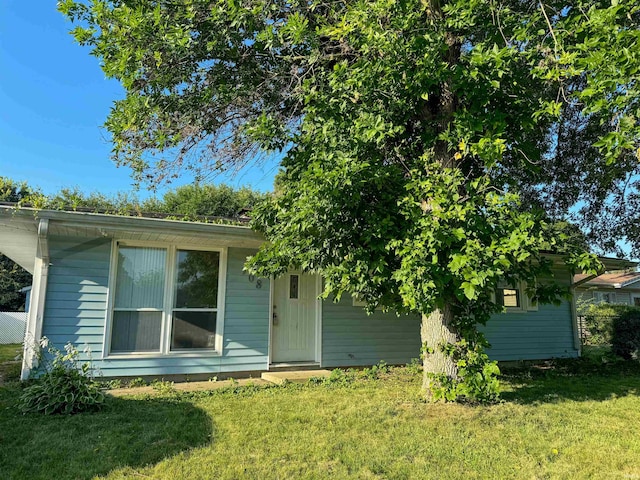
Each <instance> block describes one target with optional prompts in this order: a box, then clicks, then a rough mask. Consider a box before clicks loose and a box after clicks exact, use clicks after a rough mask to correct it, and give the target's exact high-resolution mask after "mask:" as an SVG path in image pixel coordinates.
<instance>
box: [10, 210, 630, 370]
mask: <svg viewBox="0 0 640 480" xmlns="http://www.w3.org/2000/svg"><path fill="white" fill-rule="evenodd" d="M263 242H264V238H262V237H261V236H260V235H259V234H257V233H255V232H253V231H252V230H251V229H249V228H248V227H247V226H242V225H227V224H213V223H197V222H186V221H175V220H168V219H160V218H144V217H127V216H115V215H105V214H94V213H81V212H70V211H47V210H41V211H36V210H32V209H27V208H20V209H16V208H15V207H14V206H11V205H4V206H2V205H0V252H2V253H3V254H5V255H7V256H8V257H9V258H11V259H13V260H14V261H15V262H17V263H18V264H19V265H21V266H22V267H24V268H25V269H27V270H28V271H29V272H31V273H32V274H33V288H32V291H31V299H30V306H29V315H28V322H27V333H26V337H25V339H26V341H25V356H24V357H25V358H24V364H23V371H22V377H23V378H26V377H27V376H28V375H29V374H30V371H31V369H32V368H33V366H34V364H33V356H32V352H31V349H32V347H31V346H32V345H33V342H34V341H37V340H39V339H40V338H41V337H43V336H46V337H47V338H48V339H49V340H50V342H52V343H53V344H54V345H55V346H57V347H58V348H63V346H64V345H65V343H66V342H71V343H72V344H74V345H75V346H77V348H78V349H79V350H80V351H83V350H84V349H85V346H88V347H89V348H90V350H91V356H92V359H93V360H92V361H93V366H94V367H97V368H99V370H100V371H101V373H102V375H104V376H105V377H137V376H146V377H161V376H164V377H168V376H171V375H182V376H184V375H189V376H191V377H192V378H193V377H195V376H199V377H206V376H214V375H220V374H223V375H224V374H233V375H234V376H240V375H241V374H247V373H249V372H259V371H267V370H271V369H276V368H279V367H282V366H302V365H307V366H311V365H315V366H318V367H322V368H325V367H338V366H364V365H372V364H375V363H377V362H379V361H381V360H384V361H386V362H387V363H389V364H402V363H406V362H409V361H411V360H412V359H414V358H417V357H418V356H419V352H420V335H419V331H420V329H419V324H420V319H419V318H418V317H417V316H409V315H404V316H397V315H395V314H393V313H383V312H381V311H376V312H375V313H373V314H372V315H367V314H366V312H365V311H364V309H363V308H362V306H361V305H360V304H358V302H357V301H356V300H355V299H352V298H348V297H343V298H342V299H341V300H340V301H339V302H334V301H322V300H319V299H318V295H319V293H320V288H321V278H320V277H319V276H317V275H315V276H314V275H307V274H302V273H301V272H296V271H291V272H288V273H287V274H286V275H283V276H282V277H280V278H275V279H271V278H255V277H253V276H251V275H248V274H246V273H245V272H244V271H243V265H244V263H245V260H246V258H247V257H248V256H250V255H251V254H253V253H254V252H255V251H256V250H257V249H258V247H259V246H260V245H261V244H262V243H263ZM617 264H618V265H619V266H620V268H624V266H625V264H624V262H623V261H618V263H617ZM555 270H556V271H555V276H556V279H557V280H558V281H561V282H566V285H570V284H571V281H572V274H571V273H570V272H569V271H568V270H566V268H565V267H563V266H562V265H561V264H560V262H559V263H558V265H557V267H556V269H555ZM497 293H498V295H496V298H497V299H499V301H501V302H502V303H503V305H504V306H505V308H506V313H503V314H499V315H496V316H495V317H494V318H493V319H492V320H491V321H490V322H489V323H488V325H487V326H486V328H485V331H486V334H487V337H488V339H489V341H490V342H491V344H492V348H491V350H490V351H489V354H490V356H491V357H492V358H494V359H496V360H531V359H548V358H553V357H576V356H578V355H579V352H580V342H579V338H578V331H577V328H576V315H575V304H574V303H573V302H570V301H564V302H562V303H561V304H560V305H559V306H554V305H538V304H535V303H533V302H530V301H528V300H527V298H526V295H525V294H524V291H523V289H522V288H521V286H520V285H516V286H505V288H502V289H500V291H499V292H497Z"/></svg>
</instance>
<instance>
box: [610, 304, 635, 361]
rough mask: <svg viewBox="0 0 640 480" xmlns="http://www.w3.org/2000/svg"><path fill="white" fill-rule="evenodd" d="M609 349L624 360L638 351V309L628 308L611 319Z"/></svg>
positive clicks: (632, 356)
mask: <svg viewBox="0 0 640 480" xmlns="http://www.w3.org/2000/svg"><path fill="white" fill-rule="evenodd" d="M611 350H612V351H613V353H615V354H616V355H618V356H620V357H622V358H624V359H625V360H631V359H632V358H635V359H637V358H638V353H639V352H640V309H638V308H630V309H628V310H626V311H624V312H622V313H621V314H620V315H619V316H617V317H616V318H615V319H614V320H613V325H612V339H611Z"/></svg>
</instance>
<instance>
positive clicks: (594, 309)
mask: <svg viewBox="0 0 640 480" xmlns="http://www.w3.org/2000/svg"><path fill="white" fill-rule="evenodd" d="M633 310H638V311H640V309H637V308H636V307H630V306H628V305H612V304H609V303H595V304H593V303H592V304H588V305H583V306H581V307H579V312H578V314H579V315H583V316H584V320H585V325H586V327H587V330H588V332H589V333H588V336H587V337H586V338H585V343H586V344H587V345H595V346H600V345H611V344H612V343H613V323H614V320H615V319H616V318H618V317H620V316H621V315H623V314H625V313H626V312H628V311H633Z"/></svg>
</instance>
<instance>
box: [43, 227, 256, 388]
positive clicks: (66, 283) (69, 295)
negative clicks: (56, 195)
mask: <svg viewBox="0 0 640 480" xmlns="http://www.w3.org/2000/svg"><path fill="white" fill-rule="evenodd" d="M50 252H51V266H50V269H49V282H48V287H47V297H46V303H45V315H44V323H43V334H44V335H45V336H47V337H48V338H49V339H50V340H51V342H52V343H53V344H54V345H55V346H57V347H58V348H63V347H64V344H65V343H66V342H72V343H73V344H75V345H76V346H77V348H78V349H79V350H80V351H82V350H83V349H84V348H85V346H86V345H88V346H89V347H90V348H91V352H92V357H93V360H94V366H96V367H98V368H99V369H100V371H101V372H102V375H104V376H105V377H115V376H162V375H171V374H187V375H188V374H191V375H193V374H208V373H211V374H216V373H223V372H240V371H253V370H266V369H267V364H268V338H269V323H268V312H269V281H268V280H266V279H261V284H262V287H261V288H256V285H257V282H256V281H255V280H254V281H253V282H250V281H249V278H248V277H247V276H246V275H244V274H243V273H242V267H243V265H244V261H245V259H246V257H247V256H248V255H251V254H252V253H254V251H253V250H247V249H238V248H229V249H228V256H227V277H226V298H225V319H224V331H223V354H222V356H206V355H202V356H199V357H197V356H189V357H180V356H175V355H158V356H157V357H153V358H150V357H148V356H145V357H143V358H127V359H117V358H110V359H106V360H99V359H100V358H101V357H102V354H103V352H102V348H103V341H104V327H105V321H106V318H107V294H108V281H109V267H110V255H111V241H110V240H109V239H72V238H56V237H52V238H50ZM82 357H83V358H84V354H83V355H82Z"/></svg>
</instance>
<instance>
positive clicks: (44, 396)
mask: <svg viewBox="0 0 640 480" xmlns="http://www.w3.org/2000/svg"><path fill="white" fill-rule="evenodd" d="M40 346H41V348H40V349H39V355H38V358H39V368H38V370H37V371H36V372H35V374H36V375H40V376H38V377H37V378H36V379H35V380H34V383H33V384H32V385H30V386H28V387H26V388H25V389H24V391H23V392H22V395H21V396H20V401H19V408H20V410H21V411H22V412H23V413H32V412H39V413H44V414H46V415H54V414H66V415H70V414H73V413H79V412H85V411H90V410H97V409H99V408H100V407H102V405H103V404H104V393H103V392H102V389H101V386H100V384H99V383H98V382H96V381H95V380H94V379H93V377H92V375H91V374H92V372H91V365H90V363H89V362H83V363H81V362H80V361H79V360H78V356H79V353H78V350H77V349H76V348H75V347H74V346H73V345H71V343H67V344H66V345H65V347H64V348H65V352H64V353H63V352H61V351H60V350H58V349H57V348H55V347H49V346H48V340H47V339H46V337H45V338H43V339H42V341H41V342H40ZM44 348H47V351H48V353H49V356H45V355H44V354H43V349H44Z"/></svg>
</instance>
